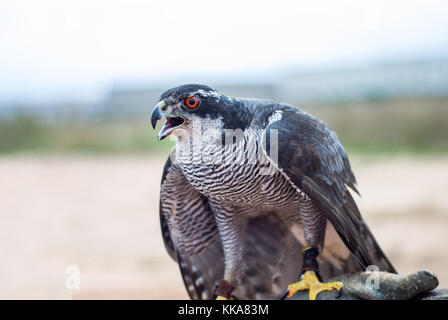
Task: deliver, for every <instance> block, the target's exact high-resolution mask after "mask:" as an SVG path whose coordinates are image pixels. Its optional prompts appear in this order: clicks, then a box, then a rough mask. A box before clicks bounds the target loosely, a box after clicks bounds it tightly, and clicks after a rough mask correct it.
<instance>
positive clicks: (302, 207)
mask: <svg viewBox="0 0 448 320" xmlns="http://www.w3.org/2000/svg"><path fill="white" fill-rule="evenodd" d="M162 120H165V123H164V125H163V127H162V129H161V130H160V132H159V133H158V136H157V138H158V140H163V139H165V138H167V137H168V136H170V138H172V139H173V140H174V141H175V146H174V147H173V149H172V151H171V152H170V154H169V156H168V159H167V161H166V163H165V166H164V169H163V174H162V180H161V187H160V204H159V217H160V226H161V234H162V237H163V240H164V244H165V248H166V250H167V252H168V254H169V255H170V256H171V258H172V259H173V260H174V261H175V262H177V263H178V265H179V268H180V272H181V275H182V279H183V282H184V284H185V287H186V290H187V292H188V294H189V296H190V298H191V299H218V300H229V299H278V298H280V299H285V298H290V297H292V296H293V295H294V294H295V293H296V292H297V291H301V290H308V296H309V299H310V300H315V299H316V298H317V297H318V295H319V293H320V292H322V291H327V290H341V289H342V288H343V286H344V284H343V283H342V282H325V281H324V279H329V278H331V277H334V276H337V275H342V274H350V273H355V272H360V271H365V270H366V268H368V267H369V266H375V268H377V270H381V271H387V272H393V273H396V270H395V268H394V267H393V266H392V264H391V262H390V261H389V259H388V258H387V257H386V255H385V254H384V252H383V251H382V249H381V248H380V246H379V244H378V243H377V241H376V240H375V238H374V236H373V234H372V232H371V231H370V229H369V228H368V226H367V224H366V222H365V221H364V220H363V218H362V216H361V214H360V211H359V209H358V207H357V205H356V202H355V200H354V198H353V194H355V193H358V191H357V188H356V179H355V176H354V174H353V172H352V169H351V167H350V163H349V160H348V156H347V154H346V152H345V149H344V147H343V145H342V143H341V142H340V140H339V138H338V137H337V135H336V133H335V132H334V131H333V130H332V129H331V128H330V127H329V126H328V125H327V124H326V123H325V122H323V121H322V120H319V119H317V118H316V117H314V116H312V115H310V114H308V113H306V112H305V111H303V110H301V109H299V108H298V107H296V106H293V105H289V104H286V103H277V102H273V101H269V100H262V99H255V98H234V97H230V96H227V95H225V94H223V93H221V92H220V91H218V90H216V89H213V88H212V87H209V86H207V85H201V84H185V85H181V86H177V87H174V88H171V89H169V90H167V91H165V92H164V93H162V94H161V96H160V98H159V99H158V101H157V103H156V106H155V108H154V109H153V111H152V114H151V124H152V127H153V129H155V128H156V125H157V123H158V122H159V121H162ZM358 194H359V193H358Z"/></svg>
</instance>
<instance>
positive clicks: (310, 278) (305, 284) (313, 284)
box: [287, 270, 344, 300]
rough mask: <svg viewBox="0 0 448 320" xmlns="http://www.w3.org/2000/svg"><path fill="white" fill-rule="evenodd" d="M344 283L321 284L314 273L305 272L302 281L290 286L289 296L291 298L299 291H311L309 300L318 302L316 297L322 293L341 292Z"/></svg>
mask: <svg viewBox="0 0 448 320" xmlns="http://www.w3.org/2000/svg"><path fill="white" fill-rule="evenodd" d="M343 285H344V284H343V283H342V282H340V281H335V282H320V281H319V279H318V278H317V276H316V273H315V272H314V271H310V270H309V271H305V274H304V275H303V277H302V279H301V280H300V281H298V282H296V283H293V284H290V285H289V286H288V296H287V298H291V297H292V296H293V295H294V294H295V293H296V292H297V291H301V290H307V289H308V290H309V300H316V297H317V295H318V294H319V293H321V292H322V291H330V290H333V289H336V290H338V291H339V290H341V288H342V287H343Z"/></svg>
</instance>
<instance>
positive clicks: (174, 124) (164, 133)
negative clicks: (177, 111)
mask: <svg viewBox="0 0 448 320" xmlns="http://www.w3.org/2000/svg"><path fill="white" fill-rule="evenodd" d="M166 106H167V105H166V102H165V101H164V100H162V101H160V102H159V103H158V104H157V105H156V106H155V108H154V110H153V111H152V114H151V125H152V128H153V129H155V128H156V124H157V122H158V121H159V120H160V119H162V118H165V119H166V122H165V125H164V126H163V128H162V130H160V132H159V135H158V136H157V139H158V140H159V141H160V140H163V139H165V138H166V137H168V136H169V135H170V134H171V133H172V132H173V131H174V130H176V129H177V128H179V127H181V126H182V125H183V124H184V123H185V118H184V117H182V116H177V115H171V114H168V113H166V112H165V110H166Z"/></svg>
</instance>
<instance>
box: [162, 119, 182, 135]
mask: <svg viewBox="0 0 448 320" xmlns="http://www.w3.org/2000/svg"><path fill="white" fill-rule="evenodd" d="M183 123H184V119H183V118H181V117H170V118H166V122H165V125H164V126H163V128H162V130H160V132H159V136H158V139H159V140H163V139H165V138H166V137H168V136H169V135H170V134H171V132H173V131H174V129H176V128H177V127H179V126H181V125H182V124H183Z"/></svg>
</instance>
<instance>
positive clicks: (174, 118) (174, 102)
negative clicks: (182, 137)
mask: <svg viewBox="0 0 448 320" xmlns="http://www.w3.org/2000/svg"><path fill="white" fill-rule="evenodd" d="M242 111H243V110H242V106H241V103H239V101H238V100H236V99H232V98H229V97H227V96H225V95H224V94H222V93H220V92H219V91H217V90H215V89H213V88H210V87H208V86H205V85H200V84H187V85H182V86H179V87H175V88H172V89H169V90H167V91H165V92H164V93H163V94H162V95H161V96H160V98H159V101H158V103H157V105H156V107H155V108H154V110H153V112H152V115H151V124H152V126H153V128H155V126H156V124H157V121H158V120H160V119H162V118H165V120H166V123H165V125H164V126H163V128H162V130H161V131H160V132H159V136H158V139H159V140H162V139H164V138H166V137H167V136H169V135H170V134H171V133H172V132H173V131H174V130H176V129H178V128H181V127H183V128H185V127H188V126H190V125H191V123H192V122H193V120H195V119H200V120H206V121H207V120H217V119H219V120H220V121H222V124H223V128H226V129H233V128H236V127H241V125H242V123H241V119H240V118H241V114H242Z"/></svg>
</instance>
